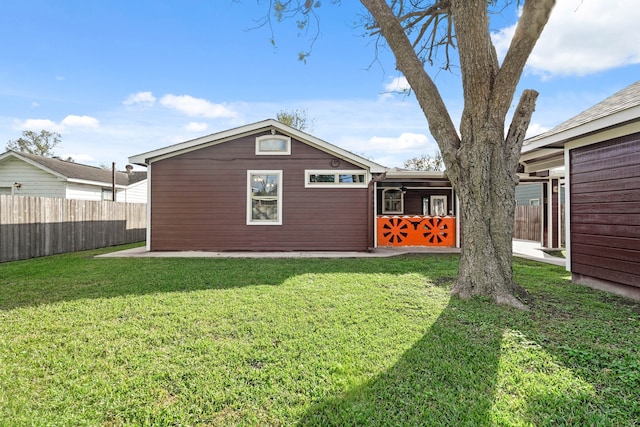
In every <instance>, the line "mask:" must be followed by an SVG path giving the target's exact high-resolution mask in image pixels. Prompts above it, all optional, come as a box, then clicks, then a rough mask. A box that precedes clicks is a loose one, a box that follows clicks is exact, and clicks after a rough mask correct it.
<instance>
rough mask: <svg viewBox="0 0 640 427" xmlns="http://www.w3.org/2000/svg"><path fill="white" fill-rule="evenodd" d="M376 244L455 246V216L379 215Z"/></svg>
mask: <svg viewBox="0 0 640 427" xmlns="http://www.w3.org/2000/svg"><path fill="white" fill-rule="evenodd" d="M377 237H378V246H455V245H456V219H455V217H449V216H446V217H440V216H379V217H378V225H377Z"/></svg>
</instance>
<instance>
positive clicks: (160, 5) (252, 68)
mask: <svg viewBox="0 0 640 427" xmlns="http://www.w3.org/2000/svg"><path fill="white" fill-rule="evenodd" d="M324 3H325V4H323V6H322V7H321V8H319V9H318V10H317V13H318V16H319V20H320V21H319V25H320V27H319V28H320V33H319V34H318V37H317V40H316V41H315V43H314V44H313V49H312V52H311V56H310V57H309V58H308V60H307V61H306V63H304V62H301V61H299V60H298V59H297V54H298V52H300V51H306V50H308V49H309V47H310V44H311V38H312V36H313V34H315V32H314V31H311V32H310V33H306V32H302V33H300V31H299V30H298V29H297V28H296V26H295V22H294V21H287V22H285V23H282V24H277V23H274V25H273V34H274V36H275V42H276V44H275V47H274V46H273V45H272V44H271V42H270V40H271V35H272V34H271V32H270V30H269V28H268V27H257V21H258V20H259V19H261V18H262V17H264V15H265V13H267V12H266V11H267V6H268V1H267V0H261V1H260V2H256V0H239V1H237V0H236V1H233V0H215V1H212V0H202V1H196V0H185V1H163V2H160V1H152V0H136V1H130V0H109V1H98V0H85V1H80V0H74V1H66V0H55V1H54V0H43V1H36V0H21V1H7V2H2V4H1V5H0V39H1V40H3V42H2V43H1V44H0V144H1V145H2V146H1V147H0V151H3V149H4V146H5V145H6V143H7V142H8V141H9V140H11V139H16V138H18V137H20V135H21V133H22V131H24V130H35V131H39V130H41V129H47V130H50V131H56V132H59V133H60V134H61V136H62V144H61V146H60V147H58V148H57V149H56V154H58V155H60V156H63V157H66V156H71V157H73V158H74V159H76V161H78V162H80V163H85V164H92V165H96V166H97V165H110V164H111V162H112V161H114V162H116V163H117V165H118V168H119V169H123V168H124V166H125V165H126V163H127V158H128V157H129V156H132V155H135V154H139V153H142V152H145V151H149V150H153V149H156V148H161V147H164V146H167V145H170V144H174V143H177V142H182V141H186V140H190V139H193V138H198V137H201V136H204V135H207V134H210V133H213V132H217V131H221V130H226V129H229V128H232V127H236V126H241V125H244V124H248V123H252V122H255V121H259V120H263V119H266V118H274V117H275V115H276V114H277V113H278V112H279V111H283V110H285V111H290V110H294V109H303V110H306V111H307V116H308V118H309V119H310V120H312V121H313V126H312V128H311V130H310V133H312V134H313V135H314V136H316V137H318V138H321V139H324V140H326V141H328V142H330V143H333V144H336V145H339V146H341V147H342V148H345V149H347V150H350V151H352V152H354V153H357V154H361V155H364V156H366V157H368V158H370V159H372V160H374V161H377V162H379V163H381V164H383V165H385V166H402V163H403V161H404V160H406V159H409V158H411V157H415V156H417V155H420V154H422V153H427V154H433V153H434V152H435V150H436V149H437V147H436V145H435V143H434V141H433V138H432V137H431V136H430V135H429V131H428V128H427V123H426V120H425V118H424V116H423V115H422V112H421V110H420V108H419V107H418V105H417V103H416V101H415V99H414V97H413V95H408V96H407V95H404V94H401V93H395V92H394V91H393V89H396V88H400V89H402V88H403V87H404V85H405V83H404V82H403V79H402V76H401V75H399V74H398V72H397V71H396V70H395V67H394V60H393V57H392V55H391V54H390V52H389V51H388V50H386V49H384V48H380V49H377V50H376V48H375V43H374V40H373V39H372V38H371V37H368V36H366V35H364V31H363V29H362V27H360V26H358V22H359V19H360V18H359V16H360V15H361V14H362V13H364V10H363V8H362V6H361V5H360V3H359V2H356V1H353V0H343V1H342V2H341V4H340V5H339V6H334V5H332V4H331V2H330V1H325V2H324ZM636 3H637V0H610V1H607V2H604V1H602V0H558V4H557V6H556V8H555V10H554V12H553V14H552V17H551V20H550V22H549V24H548V26H547V28H546V29H545V33H544V34H543V37H542V38H541V40H540V41H539V43H538V46H537V47H536V50H535V51H534V53H533V55H532V57H531V59H530V61H529V65H528V66H527V69H526V71H525V74H524V76H523V79H522V81H521V84H520V89H519V92H518V94H517V95H516V96H519V93H520V91H521V90H522V89H525V88H531V89H535V90H538V91H539V92H540V96H539V98H538V104H537V108H536V112H535V114H534V117H533V122H532V125H531V128H530V132H529V136H532V135H535V134H537V133H540V132H542V131H544V130H546V129H549V128H551V127H553V126H555V125H557V124H559V123H561V122H562V121H564V120H566V119H568V118H570V117H572V116H573V115H575V114H577V113H579V112H580V111H583V110H584V109H586V108H588V107H590V106H591V105H593V104H595V103H597V102H599V101H601V100H602V99H604V98H606V97H607V96H609V95H611V94H613V93H614V92H616V91H618V90H620V89H622V88H624V87H626V86H628V85H630V84H632V83H634V82H636V81H637V80H639V79H640V25H638V22H640V8H639V7H637V4H636ZM516 20H517V10H516V9H515V8H510V9H506V10H505V11H503V12H502V14H500V15H496V16H495V17H494V18H493V21H492V30H493V31H494V33H495V37H494V40H495V42H496V46H497V48H498V51H499V52H502V51H504V49H505V48H506V46H507V45H508V41H509V40H510V35H511V34H512V31H513V25H514V24H515V22H516ZM314 28H315V27H314ZM432 76H434V79H435V81H436V84H438V85H439V87H440V90H441V92H442V94H443V97H444V99H445V102H446V104H447V106H448V107H449V110H450V113H451V115H452V117H453V119H454V121H457V120H458V117H459V115H460V111H461V108H462V99H461V97H460V81H459V76H458V75H457V74H456V73H455V70H454V72H453V73H449V72H444V71H440V72H437V70H432ZM514 103H517V99H516V100H514Z"/></svg>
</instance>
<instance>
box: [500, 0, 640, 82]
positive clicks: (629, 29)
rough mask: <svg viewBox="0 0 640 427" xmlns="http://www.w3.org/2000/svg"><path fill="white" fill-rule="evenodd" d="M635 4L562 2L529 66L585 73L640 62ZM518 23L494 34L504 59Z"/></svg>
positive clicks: (537, 70)
mask: <svg viewBox="0 0 640 427" xmlns="http://www.w3.org/2000/svg"><path fill="white" fill-rule="evenodd" d="M639 21H640V8H639V7H637V0H610V1H606V2H605V1H597V0H564V1H559V2H557V3H556V6H555V8H554V9H553V12H552V13H551V17H550V19H549V22H548V24H547V26H546V27H545V29H544V31H543V33H542V36H541V37H540V40H539V41H538V43H537V45H536V47H535V49H534V51H533V52H532V54H531V57H530V58H529V61H528V63H527V66H528V69H529V70H530V71H531V72H533V73H534V74H539V75H542V76H545V77H549V76H551V75H576V76H581V75H587V74H592V73H596V72H599V71H604V70H609V69H612V68H616V67H621V66H624V65H629V64H638V63H640V43H638V40H640V25H638V22H639ZM514 31H515V25H513V26H511V27H508V28H504V29H502V30H501V31H500V32H498V33H496V34H494V35H493V40H494V43H495V45H496V49H497V50H498V52H499V56H500V57H504V55H505V53H506V51H507V49H508V47H509V43H510V42H511V38H512V36H513V33H514Z"/></svg>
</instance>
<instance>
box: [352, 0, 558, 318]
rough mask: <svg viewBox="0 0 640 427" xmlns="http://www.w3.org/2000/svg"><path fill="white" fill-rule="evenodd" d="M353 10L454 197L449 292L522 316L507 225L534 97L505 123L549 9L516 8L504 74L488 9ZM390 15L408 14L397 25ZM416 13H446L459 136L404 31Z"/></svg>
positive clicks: (437, 4) (458, 2)
mask: <svg viewBox="0 0 640 427" xmlns="http://www.w3.org/2000/svg"><path fill="white" fill-rule="evenodd" d="M360 1H361V3H362V4H363V5H364V6H365V7H366V8H367V9H368V10H369V12H370V13H371V16H372V17H373V18H374V20H375V26H377V27H378V28H379V29H380V32H381V34H382V35H383V36H384V38H385V39H386V41H387V43H388V44H389V47H390V48H391V50H392V51H393V53H394V55H395V57H396V61H397V66H398V69H399V70H401V71H402V72H403V73H404V75H405V77H406V78H407V80H408V81H409V84H410V85H411V88H412V90H413V91H414V92H415V95H416V99H417V100H418V102H419V104H420V107H421V108H422V110H423V111H424V114H425V117H426V118H427V121H428V122H429V129H430V131H431V134H432V135H433V137H434V138H435V140H436V141H437V143H438V146H439V147H440V151H441V152H442V156H443V159H444V161H445V165H446V167H447V175H448V177H449V179H450V180H451V183H452V185H453V187H454V189H455V190H456V191H457V193H458V196H459V198H460V212H459V214H460V216H461V221H460V222H461V224H462V255H461V257H460V267H459V270H458V278H457V280H456V282H455V284H454V287H453V293H454V294H457V295H459V296H461V297H463V298H468V297H471V296H474V295H481V296H487V297H490V298H492V299H493V300H494V301H495V302H497V303H500V304H508V305H512V306H515V307H519V308H524V307H525V306H524V304H523V303H522V302H520V301H519V300H518V299H517V298H516V296H515V295H516V294H517V291H518V286H517V285H516V284H515V283H514V281H513V271H512V265H511V264H512V234H513V217H514V208H515V185H516V184H517V180H518V178H517V174H516V170H517V166H518V160H519V157H520V149H521V147H522V143H523V141H524V135H525V132H526V129H527V127H528V126H529V121H530V119H531V115H532V113H533V110H534V106H535V100H536V97H537V93H536V92H534V91H525V92H524V93H523V94H522V97H521V99H520V103H519V105H518V107H517V108H516V110H515V113H514V116H513V119H512V121H511V126H510V128H509V131H508V133H507V135H506V136H505V132H504V129H505V126H504V124H505V117H506V115H507V112H508V110H509V108H510V106H511V102H512V100H513V97H514V94H515V90H516V86H517V84H518V81H519V80H520V75H521V74H522V70H523V69H524V66H525V63H526V61H527V58H528V57H529V54H530V53H531V51H532V50H533V47H534V45H535V43H536V41H537V40H538V38H539V37H540V34H541V33H542V29H543V28H544V26H545V24H546V23H547V20H548V18H549V14H550V13H551V9H552V7H553V5H554V3H555V1H554V0H525V1H524V5H523V7H522V14H521V16H520V19H519V21H518V26H517V28H516V31H515V34H514V37H513V40H512V41H511V46H510V48H509V51H508V52H507V55H506V57H505V59H504V61H503V63H502V65H500V64H499V62H498V58H497V55H496V51H495V48H494V46H493V43H492V41H491V35H490V32H489V18H488V12H487V7H488V5H489V4H490V3H491V2H487V0H448V1H434V2H433V3H431V4H432V5H433V7H427V6H428V4H427V3H429V2H427V3H425V5H422V4H419V5H417V6H416V3H413V2H408V1H407V2H404V1H402V0H400V1H394V2H392V3H391V4H392V6H393V7H394V8H395V9H392V7H390V5H389V4H388V3H387V1H385V0H360ZM405 6H406V8H405ZM410 7H414V8H416V9H420V8H422V9H420V10H421V12H420V11H419V10H416V9H410ZM407 8H408V9H407ZM410 12H411V13H410ZM396 13H397V14H398V15H401V14H405V13H406V14H407V15H405V16H404V17H401V18H399V17H398V15H396ZM420 13H422V14H424V15H426V16H431V17H433V16H434V15H435V14H443V13H446V14H447V15H448V16H449V17H450V18H451V22H453V27H455V41H456V45H457V47H458V52H459V58H460V72H461V76H462V86H463V92H464V111H463V114H462V118H461V122H460V133H459V134H458V132H457V130H456V129H455V126H454V125H453V122H452V120H451V117H450V116H449V113H448V111H447V109H446V106H445V104H444V102H443V100H442V97H441V95H440V93H439V91H438V89H437V87H436V86H435V84H434V83H433V80H432V79H431V78H430V77H429V76H428V74H427V73H426V71H425V69H424V64H423V63H422V61H421V60H420V58H419V57H418V55H417V54H416V52H415V50H414V47H415V46H414V45H413V44H412V43H411V42H410V41H409V39H408V37H407V34H406V33H405V28H403V26H402V23H403V22H406V19H408V18H407V16H409V17H414V16H417V15H420ZM453 27H449V30H450V31H452V29H453ZM407 31H409V32H410V31H411V29H408V30H407Z"/></svg>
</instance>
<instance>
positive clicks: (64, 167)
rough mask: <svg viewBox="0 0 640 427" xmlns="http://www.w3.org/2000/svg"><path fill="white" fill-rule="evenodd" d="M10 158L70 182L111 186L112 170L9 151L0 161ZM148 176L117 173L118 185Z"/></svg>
mask: <svg viewBox="0 0 640 427" xmlns="http://www.w3.org/2000/svg"><path fill="white" fill-rule="evenodd" d="M9 157H14V158H17V159H20V160H22V161H24V162H27V163H29V164H31V165H32V166H35V167H37V168H39V169H42V170H44V171H45V172H48V173H50V174H52V175H55V176H58V177H60V178H64V179H67V180H70V181H89V182H93V183H96V184H105V185H111V179H112V177H111V170H108V169H102V168H98V167H95V166H89V165H83V164H80V163H74V162H68V161H66V160H60V159H56V158H52V157H43V156H38V155H36V154H30V153H23V152H17V151H7V152H5V153H3V154H0V161H2V160H3V159H6V158H9ZM146 175H147V173H146V171H143V172H137V171H136V172H133V171H132V172H130V173H126V172H119V171H116V176H115V178H116V185H119V186H128V185H130V184H133V183H135V182H138V181H141V180H144V179H146Z"/></svg>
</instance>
